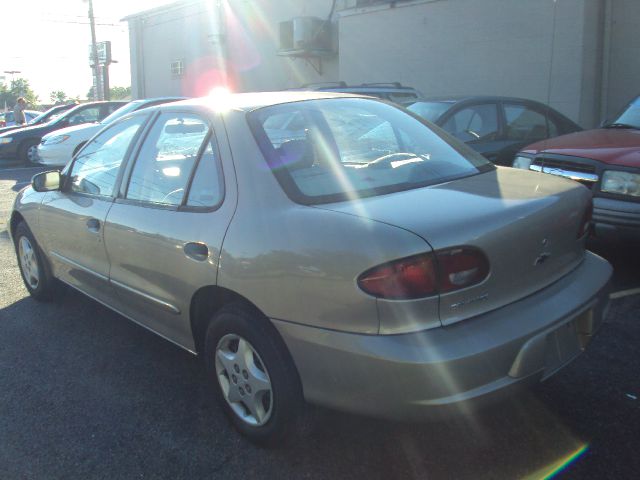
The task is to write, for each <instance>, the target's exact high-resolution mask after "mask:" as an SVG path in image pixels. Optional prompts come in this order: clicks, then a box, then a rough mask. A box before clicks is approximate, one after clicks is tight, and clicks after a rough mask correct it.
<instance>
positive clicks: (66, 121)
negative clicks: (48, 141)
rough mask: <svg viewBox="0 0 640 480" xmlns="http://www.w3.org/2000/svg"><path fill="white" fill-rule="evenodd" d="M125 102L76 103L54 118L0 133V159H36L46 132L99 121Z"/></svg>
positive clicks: (26, 162)
mask: <svg viewBox="0 0 640 480" xmlns="http://www.w3.org/2000/svg"><path fill="white" fill-rule="evenodd" d="M126 103H127V102H121V101H115V102H90V103H83V104H81V105H77V106H75V107H73V108H72V109H70V110H68V111H66V112H64V113H63V114H62V115H60V116H59V117H58V118H56V119H55V120H53V121H51V122H49V123H45V124H43V125H32V126H28V127H25V128H21V129H18V130H13V131H10V132H5V133H0V159H1V158H6V159H11V160H16V159H17V160H20V161H21V162H23V163H25V164H30V163H35V162H36V161H37V159H38V144H39V143H40V141H41V140H42V137H43V136H44V135H46V134H47V133H50V132H53V131H54V130H59V129H61V128H64V127H68V126H70V125H80V124H82V123H92V122H99V121H100V120H102V119H104V118H106V117H107V116H108V115H110V114H111V113H113V112H114V111H115V110H117V109H118V108H120V107H122V106H123V105H125V104H126Z"/></svg>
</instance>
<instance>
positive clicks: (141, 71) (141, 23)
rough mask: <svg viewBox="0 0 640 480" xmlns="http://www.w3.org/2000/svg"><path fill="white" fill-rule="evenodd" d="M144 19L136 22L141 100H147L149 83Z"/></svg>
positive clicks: (139, 93) (137, 66) (137, 67)
mask: <svg viewBox="0 0 640 480" xmlns="http://www.w3.org/2000/svg"><path fill="white" fill-rule="evenodd" d="M143 28H144V19H142V18H139V19H137V20H136V37H137V38H136V45H137V48H136V50H137V52H136V57H137V59H136V61H137V62H136V63H137V65H136V69H137V71H138V95H140V97H139V98H147V82H146V79H145V70H146V69H145V68H144V56H143V52H144V45H143V42H144V32H143Z"/></svg>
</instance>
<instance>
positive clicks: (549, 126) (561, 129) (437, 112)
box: [403, 96, 582, 166]
mask: <svg viewBox="0 0 640 480" xmlns="http://www.w3.org/2000/svg"><path fill="white" fill-rule="evenodd" d="M403 105H404V106H405V107H406V108H407V109H409V110H410V111H412V112H413V113H415V114H417V115H419V116H421V117H423V118H425V119H427V120H429V121H430V122H433V123H435V124H436V125H438V126H439V127H441V128H442V129H444V130H446V131H447V132H448V133H450V134H451V135H453V136H454V137H456V138H457V139H459V140H462V141H463V142H465V143H467V144H468V145H469V146H470V147H472V148H473V149H474V150H476V151H477V152H479V153H481V154H482V155H484V156H485V157H486V158H487V159H489V160H490V161H492V162H493V163H495V164H497V165H506V166H511V163H512V162H513V158H514V156H515V154H516V153H517V152H518V151H519V150H520V149H522V147H524V146H525V145H529V144H530V143H533V142H536V141H538V140H544V139H545V138H550V137H557V136H558V135H564V134H566V133H572V132H577V131H580V130H582V128H581V127H580V126H579V125H578V124H576V123H575V122H573V121H571V120H569V119H568V118H567V117H565V116H564V115H562V114H561V113H560V112H557V111H556V110H554V109H552V108H551V107H549V106H547V105H544V104H542V103H539V102H535V101H533V100H526V99H524V98H511V97H488V96H473V97H448V98H437V99H435V98H426V99H420V100H418V101H414V102H404V103H403Z"/></svg>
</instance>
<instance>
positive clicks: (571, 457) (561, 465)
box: [523, 443, 589, 480]
mask: <svg viewBox="0 0 640 480" xmlns="http://www.w3.org/2000/svg"><path fill="white" fill-rule="evenodd" d="M587 450H589V444H588V443H584V444H582V445H581V446H580V448H578V449H577V450H575V451H574V452H571V453H570V454H568V455H566V456H564V457H562V458H560V459H559V460H557V461H555V462H553V463H551V464H549V465H547V466H545V467H543V468H541V469H540V470H538V471H537V472H535V473H533V474H531V475H528V476H527V477H525V478H524V479H523V480H550V479H552V478H556V477H557V476H558V475H559V474H560V473H562V472H564V471H565V470H566V469H567V468H569V466H571V464H573V463H575V462H576V461H577V460H578V459H579V458H580V457H581V456H583V455H584V454H585V453H586V452H587Z"/></svg>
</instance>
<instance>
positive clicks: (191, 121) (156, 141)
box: [126, 113, 209, 206]
mask: <svg viewBox="0 0 640 480" xmlns="http://www.w3.org/2000/svg"><path fill="white" fill-rule="evenodd" d="M208 132H209V126H208V124H207V123H206V122H205V121H204V120H203V119H201V118H199V117H197V116H195V115H192V114H177V113H165V114H162V115H160V116H159V117H158V119H157V120H156V122H155V124H154V125H153V128H152V129H151V131H150V133H149V135H148V136H147V139H146V140H145V142H144V144H143V146H142V149H141V150H140V153H139V155H138V158H137V160H136V163H135V165H134V167H133V171H132V173H131V178H130V180H129V185H128V188H127V194H126V198H128V199H130V200H139V201H144V202H151V203H156V204H161V205H175V206H177V205H181V204H182V200H183V198H184V196H185V191H186V189H187V184H188V182H189V177H190V176H191V171H192V170H193V167H194V165H195V163H196V159H197V156H198V152H199V151H200V148H201V147H202V144H203V142H204V140H205V138H206V137H207V135H208ZM203 168H204V167H203Z"/></svg>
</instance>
